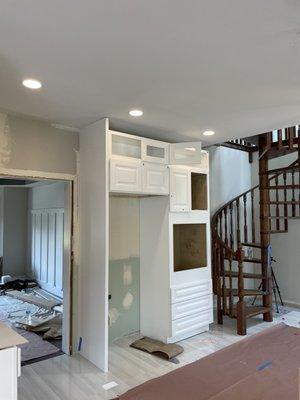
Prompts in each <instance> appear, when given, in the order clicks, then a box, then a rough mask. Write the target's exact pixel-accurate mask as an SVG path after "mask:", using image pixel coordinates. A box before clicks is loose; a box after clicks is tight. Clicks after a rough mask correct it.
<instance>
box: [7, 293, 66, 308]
mask: <svg viewBox="0 0 300 400" xmlns="http://www.w3.org/2000/svg"><path fill="white" fill-rule="evenodd" d="M6 295H7V296H9V297H13V298H14V299H18V300H21V301H25V302H27V303H31V304H35V305H36V306H38V307H41V308H45V309H49V310H52V308H53V307H55V306H58V305H60V304H61V300H56V299H55V298H54V297H53V298H52V299H51V300H50V299H46V298H43V297H42V296H41V295H39V293H38V292H37V291H33V292H31V293H26V292H20V291H18V290H10V291H7V292H6Z"/></svg>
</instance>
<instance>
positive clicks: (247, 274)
mask: <svg viewBox="0 0 300 400" xmlns="http://www.w3.org/2000/svg"><path fill="white" fill-rule="evenodd" d="M224 272H225V273H224V275H225V276H227V277H230V276H231V277H232V278H238V276H239V273H238V272H237V271H231V272H230V271H224ZM243 276H244V278H246V279H263V278H264V277H263V275H261V274H254V273H252V272H244V274H243Z"/></svg>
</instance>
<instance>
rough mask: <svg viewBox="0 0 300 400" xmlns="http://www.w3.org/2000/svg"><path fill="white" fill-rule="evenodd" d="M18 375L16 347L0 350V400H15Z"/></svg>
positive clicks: (18, 361) (17, 352) (19, 371)
mask: <svg viewBox="0 0 300 400" xmlns="http://www.w3.org/2000/svg"><path fill="white" fill-rule="evenodd" d="M20 375H21V364H20V350H18V348H17V347H9V348H7V349H3V350H0V400H17V398H18V376H20Z"/></svg>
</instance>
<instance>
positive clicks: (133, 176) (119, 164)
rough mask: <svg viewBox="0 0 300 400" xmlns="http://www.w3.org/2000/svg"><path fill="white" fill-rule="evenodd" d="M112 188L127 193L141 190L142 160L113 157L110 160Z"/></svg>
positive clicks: (114, 190) (113, 190)
mask: <svg viewBox="0 0 300 400" xmlns="http://www.w3.org/2000/svg"><path fill="white" fill-rule="evenodd" d="M110 190H111V191H112V192H125V193H137V192H141V191H142V177H141V161H140V160H122V159H119V158H112V159H111V160H110Z"/></svg>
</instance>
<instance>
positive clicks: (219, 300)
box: [216, 245, 223, 324]
mask: <svg viewBox="0 0 300 400" xmlns="http://www.w3.org/2000/svg"><path fill="white" fill-rule="evenodd" d="M216 260H217V275H218V277H217V281H216V291H217V310H218V311H217V312H218V324H223V310H222V287H221V276H222V272H221V251H220V246H219V245H218V246H217V248H216Z"/></svg>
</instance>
